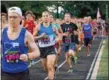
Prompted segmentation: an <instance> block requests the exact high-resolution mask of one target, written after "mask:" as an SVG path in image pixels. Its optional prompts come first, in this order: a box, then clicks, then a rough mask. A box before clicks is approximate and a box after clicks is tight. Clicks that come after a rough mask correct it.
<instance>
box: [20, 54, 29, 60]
mask: <svg viewBox="0 0 109 80" xmlns="http://www.w3.org/2000/svg"><path fill="white" fill-rule="evenodd" d="M20 60H22V61H24V62H27V61H28V55H27V54H21V55H20Z"/></svg>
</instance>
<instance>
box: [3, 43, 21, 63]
mask: <svg viewBox="0 0 109 80" xmlns="http://www.w3.org/2000/svg"><path fill="white" fill-rule="evenodd" d="M4 47H5V52H4V56H5V59H6V62H7V63H17V62H19V57H20V51H19V43H17V42H12V43H8V42H5V44H4Z"/></svg>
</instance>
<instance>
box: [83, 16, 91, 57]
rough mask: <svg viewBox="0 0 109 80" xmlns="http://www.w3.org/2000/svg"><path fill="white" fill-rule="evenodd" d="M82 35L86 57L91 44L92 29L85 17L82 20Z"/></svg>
mask: <svg viewBox="0 0 109 80" xmlns="http://www.w3.org/2000/svg"><path fill="white" fill-rule="evenodd" d="M83 33H84V45H85V46H86V55H87V56H90V47H91V43H92V27H91V24H90V23H89V19H88V18H87V17H85V18H84V24H83Z"/></svg>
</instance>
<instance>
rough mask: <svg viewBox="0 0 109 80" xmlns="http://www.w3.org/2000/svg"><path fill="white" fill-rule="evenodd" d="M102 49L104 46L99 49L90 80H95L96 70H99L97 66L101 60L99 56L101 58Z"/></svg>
mask: <svg viewBox="0 0 109 80" xmlns="http://www.w3.org/2000/svg"><path fill="white" fill-rule="evenodd" d="M104 42H105V41H103V43H104ZM103 48H104V45H103V46H102V47H101V50H100V53H99V55H98V58H97V61H96V63H95V67H94V69H93V73H92V75H91V80H96V77H97V73H98V69H99V65H100V60H101V56H102V52H103Z"/></svg>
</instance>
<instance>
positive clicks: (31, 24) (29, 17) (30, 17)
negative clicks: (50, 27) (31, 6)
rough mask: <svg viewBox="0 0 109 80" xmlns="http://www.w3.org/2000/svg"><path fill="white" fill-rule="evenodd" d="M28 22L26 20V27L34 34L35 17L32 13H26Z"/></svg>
mask: <svg viewBox="0 0 109 80" xmlns="http://www.w3.org/2000/svg"><path fill="white" fill-rule="evenodd" d="M25 15H26V20H24V27H25V28H26V29H27V30H28V31H30V32H31V33H32V34H33V31H34V28H35V26H36V25H35V21H34V15H33V13H32V12H31V11H27V12H26V13H25Z"/></svg>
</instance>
